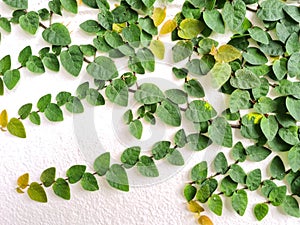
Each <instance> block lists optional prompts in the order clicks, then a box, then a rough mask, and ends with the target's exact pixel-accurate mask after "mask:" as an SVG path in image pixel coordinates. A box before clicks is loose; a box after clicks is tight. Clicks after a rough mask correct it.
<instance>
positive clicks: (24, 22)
mask: <svg viewBox="0 0 300 225" xmlns="http://www.w3.org/2000/svg"><path fill="white" fill-rule="evenodd" d="M39 22H40V18H39V14H37V13H36V12H34V11H31V12H28V13H26V14H25V15H23V16H21V17H20V18H19V23H20V26H21V28H22V29H23V30H25V31H27V32H28V33H30V34H33V35H34V34H35V33H36V32H37V30H38V28H39Z"/></svg>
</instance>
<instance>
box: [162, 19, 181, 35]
mask: <svg viewBox="0 0 300 225" xmlns="http://www.w3.org/2000/svg"><path fill="white" fill-rule="evenodd" d="M176 27H177V24H176V22H175V21H174V20H168V21H166V22H165V23H164V25H163V26H162V28H161V29H160V34H168V33H171V32H172V31H173V30H174V29H175V28H176Z"/></svg>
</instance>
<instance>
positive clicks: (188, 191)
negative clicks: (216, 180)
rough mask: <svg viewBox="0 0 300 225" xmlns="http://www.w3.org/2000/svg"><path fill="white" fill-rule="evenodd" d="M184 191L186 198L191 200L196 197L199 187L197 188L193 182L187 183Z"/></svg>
mask: <svg viewBox="0 0 300 225" xmlns="http://www.w3.org/2000/svg"><path fill="white" fill-rule="evenodd" d="M183 192H184V197H185V199H186V200H187V201H188V202H189V201H191V200H193V198H194V197H195V195H196V193H197V188H195V187H194V186H192V185H191V184H187V185H186V186H185V187H184V191H183Z"/></svg>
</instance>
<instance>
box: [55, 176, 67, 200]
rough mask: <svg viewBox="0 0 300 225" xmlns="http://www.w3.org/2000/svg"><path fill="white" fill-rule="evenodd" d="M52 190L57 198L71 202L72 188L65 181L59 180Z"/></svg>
mask: <svg viewBox="0 0 300 225" xmlns="http://www.w3.org/2000/svg"><path fill="white" fill-rule="evenodd" d="M52 189H53V191H54V193H55V194H56V195H57V196H59V197H61V198H63V199H65V200H70V198H71V194H70V186H69V184H68V182H67V181H66V180H65V179H63V178H58V179H57V180H56V181H55V183H54V184H53V186H52Z"/></svg>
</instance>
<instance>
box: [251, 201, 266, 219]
mask: <svg viewBox="0 0 300 225" xmlns="http://www.w3.org/2000/svg"><path fill="white" fill-rule="evenodd" d="M268 212H269V206H268V205H267V204H266V203H260V204H256V205H255V207H254V215H255V217H256V219H257V220H258V221H261V220H262V219H263V218H265V216H266V215H267V214H268Z"/></svg>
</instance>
